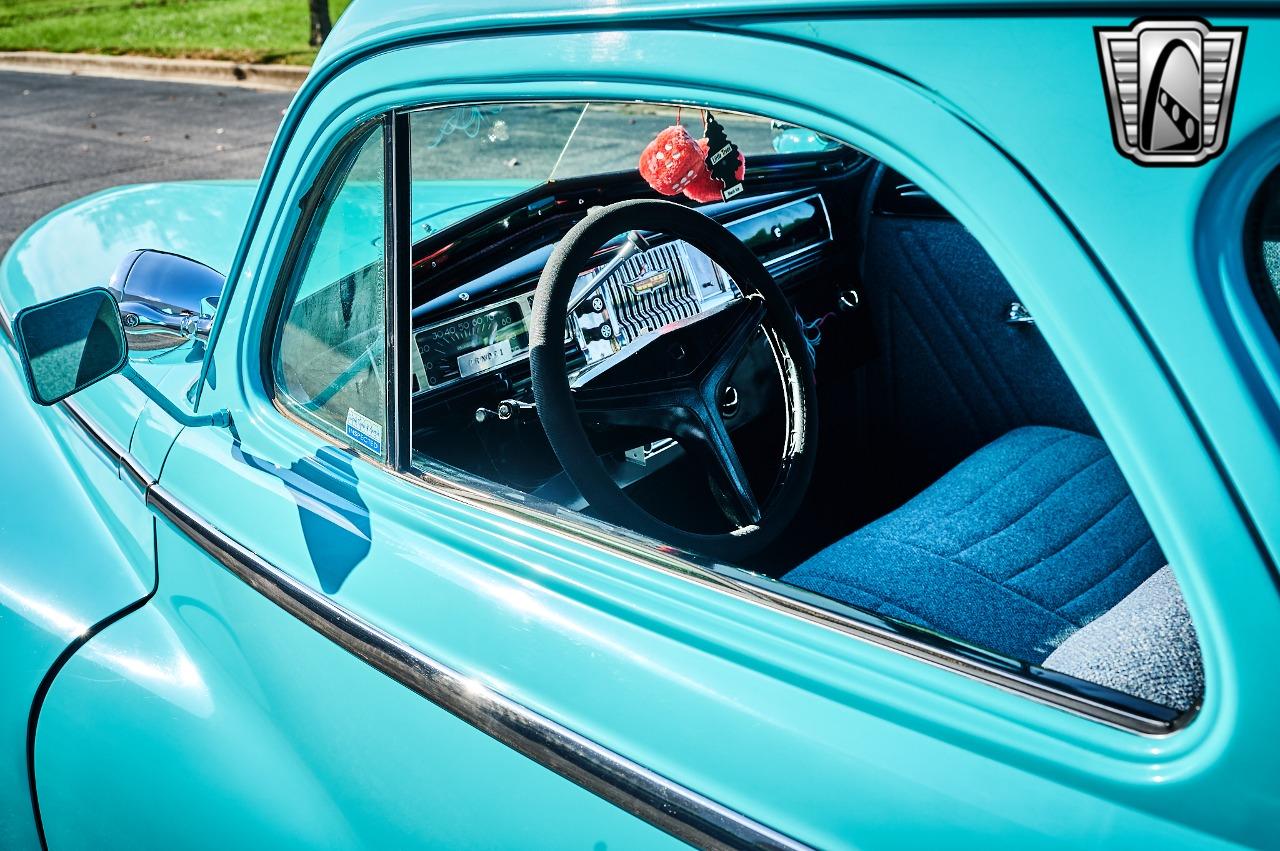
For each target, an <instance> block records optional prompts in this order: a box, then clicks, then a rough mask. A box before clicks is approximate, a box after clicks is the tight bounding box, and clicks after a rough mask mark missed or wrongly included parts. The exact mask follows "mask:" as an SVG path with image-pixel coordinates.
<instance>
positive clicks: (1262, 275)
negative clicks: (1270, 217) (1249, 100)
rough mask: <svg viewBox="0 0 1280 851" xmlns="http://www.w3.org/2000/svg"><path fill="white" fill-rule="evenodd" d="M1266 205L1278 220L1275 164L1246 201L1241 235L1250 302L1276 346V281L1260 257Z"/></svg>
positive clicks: (1279, 307)
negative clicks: (1275, 211) (1264, 322)
mask: <svg viewBox="0 0 1280 851" xmlns="http://www.w3.org/2000/svg"><path fill="white" fill-rule="evenodd" d="M1269 203H1270V204H1273V205H1274V206H1275V209H1276V210H1277V217H1278V218H1280V164H1276V165H1275V167H1274V168H1273V169H1272V170H1271V171H1270V172H1269V173H1268V174H1267V176H1266V177H1265V178H1263V180H1262V183H1261V184H1259V186H1258V188H1257V189H1256V190H1255V191H1254V193H1253V197H1251V198H1250V199H1249V206H1248V210H1247V211H1246V213H1245V226H1244V229H1243V233H1242V235H1241V237H1242V241H1243V249H1244V263H1245V276H1246V277H1247V278H1248V282H1249V288H1250V289H1251V290H1252V291H1253V297H1254V300H1255V301H1257V303H1258V309H1259V310H1260V311H1261V312H1262V316H1263V318H1264V319H1265V320H1266V322H1267V325H1268V326H1269V327H1270V329H1271V333H1272V334H1273V335H1274V336H1275V341H1276V342H1277V343H1280V280H1272V278H1271V272H1270V271H1269V270H1268V269H1267V264H1266V260H1265V258H1264V257H1263V242H1264V241H1265V240H1264V239H1263V237H1264V234H1263V232H1262V228H1263V225H1264V224H1265V222H1264V220H1263V214H1264V211H1265V209H1266V207H1267V206H1268V204H1269ZM1276 226H1277V227H1280V221H1277V222H1276Z"/></svg>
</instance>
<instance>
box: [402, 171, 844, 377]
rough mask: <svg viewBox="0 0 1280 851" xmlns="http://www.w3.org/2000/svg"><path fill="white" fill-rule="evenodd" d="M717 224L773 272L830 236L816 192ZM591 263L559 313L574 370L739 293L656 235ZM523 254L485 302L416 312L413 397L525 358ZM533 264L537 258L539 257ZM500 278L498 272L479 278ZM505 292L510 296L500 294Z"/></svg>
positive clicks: (467, 296) (529, 291)
mask: <svg viewBox="0 0 1280 851" xmlns="http://www.w3.org/2000/svg"><path fill="white" fill-rule="evenodd" d="M757 206H759V205H758V204H757ZM723 223H724V224H725V226H726V227H727V228H728V229H729V230H730V232H732V233H733V234H734V235H735V236H737V237H738V238H739V239H741V240H742V241H743V242H744V243H745V244H746V245H747V246H748V247H749V248H751V249H752V250H753V251H755V252H756V255H757V256H758V257H759V258H760V259H761V261H762V262H763V263H764V264H765V267H766V268H768V269H769V270H770V271H771V272H773V273H774V274H775V275H777V274H778V273H779V270H780V269H782V268H783V267H785V266H787V265H789V264H794V263H796V262H797V261H803V260H804V258H805V257H807V256H810V255H813V254H815V253H816V252H819V251H820V250H821V249H822V247H823V246H824V245H825V244H826V243H829V242H831V239H832V229H831V221H830V218H829V216H828V213H827V208H826V204H825V202H824V201H823V199H822V196H821V195H820V194H818V193H816V192H815V193H812V194H808V195H803V196H801V197H794V196H793V197H790V198H788V199H786V200H783V201H781V202H778V203H770V204H767V205H765V206H763V208H760V209H750V210H749V211H746V212H744V213H742V214H741V215H739V216H738V217H736V218H731V219H727V220H724V221H723ZM548 251H549V249H548ZM545 253H547V252H538V253H536V254H537V255H542V254H545ZM611 258H612V259H611ZM599 259H600V262H599V263H598V264H597V265H595V266H594V267H593V268H590V269H586V270H584V271H583V272H582V273H581V274H580V275H579V276H578V279H577V283H576V284H575V286H574V291H573V294H572V295H571V297H570V300H569V312H568V315H567V316H566V318H565V345H566V347H567V348H568V349H569V350H570V353H571V354H572V355H573V356H574V359H573V363H574V364H576V367H575V370H574V371H575V372H582V371H584V370H587V369H591V370H592V371H595V369H599V368H603V367H602V365H603V364H605V363H607V361H608V360H609V358H611V357H612V356H613V355H615V354H617V353H618V352H619V351H621V350H622V349H623V348H625V347H626V346H628V345H630V344H632V343H634V342H635V341H636V340H638V339H640V338H641V337H643V336H645V335H647V334H651V333H654V332H657V331H659V330H660V329H662V328H663V327H665V326H667V325H669V324H671V323H673V322H679V321H682V320H687V319H689V318H691V317H694V316H697V315H699V314H702V313H705V312H707V311H710V310H714V309H715V308H717V307H719V306H720V305H722V304H724V303H725V302H726V301H729V300H731V299H734V298H737V297H738V296H739V293H738V290H737V287H736V285H735V284H734V283H733V281H732V280H731V279H730V278H729V277H728V276H727V275H726V274H725V273H724V271H723V270H721V269H720V267H719V266H717V265H716V264H715V263H713V262H712V261H711V260H710V258H708V257H707V256H706V255H705V254H703V253H702V252H701V251H699V250H698V249H697V248H694V247H693V246H692V245H690V244H689V243H687V242H684V241H683V240H678V239H677V240H669V241H665V242H663V241H661V235H651V241H650V242H648V243H647V244H646V245H645V247H643V248H641V249H639V250H635V251H633V252H631V253H629V254H627V253H626V252H625V249H623V248H622V246H621V245H620V244H619V243H611V244H610V246H607V247H606V249H605V251H604V253H603V254H602V255H600V256H599ZM522 260H523V261H524V262H523V263H522V262H518V261H517V262H514V263H510V264H508V266H509V267H511V268H510V269H509V270H508V271H507V273H506V274H507V275H508V277H506V280H505V282H504V283H505V286H498V287H494V288H493V289H495V290H496V291H497V292H496V293H491V294H489V296H490V297H489V298H487V299H486V301H487V303H486V304H484V305H482V306H477V307H474V308H468V307H463V308H462V309H460V310H459V309H458V308H457V307H456V306H455V307H453V309H452V310H450V309H448V308H443V309H437V310H432V311H430V312H431V313H438V312H439V313H451V314H452V315H450V316H449V317H448V318H444V319H439V320H436V321H432V317H429V316H428V317H422V318H425V319H426V320H427V321H425V322H419V323H418V324H417V326H416V327H415V328H414V330H413V339H414V342H415V345H414V346H413V348H412V351H411V354H410V365H411V368H412V371H413V378H414V382H413V384H414V393H415V396H423V395H426V394H433V393H435V392H437V391H440V390H442V389H444V388H446V387H449V386H451V385H455V384H459V383H462V382H465V381H467V380H468V379H471V378H475V377H478V376H483V375H486V374H488V373H492V372H494V371H496V370H500V369H503V368H504V367H509V366H511V365H513V364H516V363H519V362H521V361H524V360H526V359H527V358H528V355H529V322H530V319H531V316H532V313H533V299H534V288H535V287H536V284H537V276H536V275H532V276H530V275H528V273H527V272H528V270H529V269H531V268H540V265H541V264H540V263H539V262H538V260H539V257H538V256H536V255H531V256H530V257H527V258H522ZM541 260H542V262H545V256H542V257H541ZM522 271H523V272H524V274H523V275H522V274H521V273H522ZM503 274H504V272H503V270H497V272H496V273H495V275H491V276H486V277H491V278H492V277H498V278H501V277H502V276H503ZM513 290H517V291H518V293H517V294H515V295H506V296H505V297H503V296H502V295H501V293H503V292H504V291H505V293H511V292H512V291H513ZM495 294H496V295H498V297H497V298H494V297H493V295H495ZM456 300H457V302H458V303H461V304H463V305H465V304H466V303H468V302H470V301H471V300H472V295H471V292H470V290H468V289H467V288H465V287H464V288H460V289H458V290H457V291H456ZM477 300H479V299H478V298H477ZM417 314H419V311H415V318H417Z"/></svg>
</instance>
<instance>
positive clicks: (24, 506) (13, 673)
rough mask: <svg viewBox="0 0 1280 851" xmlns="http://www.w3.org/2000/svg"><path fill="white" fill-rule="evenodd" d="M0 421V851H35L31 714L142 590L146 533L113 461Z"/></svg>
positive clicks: (10, 417) (21, 413)
mask: <svg viewBox="0 0 1280 851" xmlns="http://www.w3.org/2000/svg"><path fill="white" fill-rule="evenodd" d="M0 349H2V351H0V391H2V392H3V393H4V394H5V396H6V398H8V399H13V400H18V399H25V398H26V393H27V391H26V386H25V381H24V379H23V377H22V372H21V368H20V367H19V366H18V363H17V358H16V356H15V353H14V351H13V349H12V347H10V346H0ZM5 419H6V424H5V431H4V433H5V435H6V440H5V451H6V454H7V458H6V462H5V484H6V487H5V489H4V493H3V495H0V511H2V512H3V515H2V516H3V517H4V521H3V524H2V526H0V528H2V529H3V531H2V532H0V646H3V647H4V648H5V651H4V658H5V663H4V664H3V665H0V735H3V737H4V741H5V742H6V743H7V745H6V753H5V758H4V760H3V762H0V847H4V848H28V847H33V846H35V845H36V834H35V825H34V822H33V821H32V819H31V816H30V800H29V778H28V772H27V753H26V742H27V731H28V721H29V718H30V713H31V711H32V704H33V702H35V701H36V700H37V699H38V697H39V696H40V693H41V688H42V685H43V684H44V683H45V682H46V678H47V676H48V674H49V672H50V670H51V669H52V668H53V667H54V666H55V664H56V663H57V661H58V659H59V657H60V656H61V655H62V654H63V653H64V652H66V651H67V650H68V649H69V648H71V647H73V646H74V645H75V644H76V643H77V642H79V641H82V640H83V639H84V638H85V637H86V635H87V633H88V632H89V631H90V630H91V629H92V627H93V626H94V625H95V624H97V623H98V622H99V621H101V620H102V619H104V618H106V617H108V616H110V615H112V614H114V613H115V612H117V611H119V610H121V609H123V608H124V607H126V606H129V605H131V604H133V603H136V602H137V601H138V600H140V599H142V598H143V597H144V596H145V595H146V594H147V593H148V592H149V591H150V590H151V588H152V587H153V586H154V584H155V559H154V555H153V532H152V527H153V525H154V522H153V518H152V515H151V513H150V511H148V510H147V507H146V505H145V503H144V502H143V498H142V492H141V490H140V489H139V488H138V486H137V485H136V484H135V483H134V482H133V480H132V479H130V478H128V477H127V476H122V475H121V472H120V466H119V463H118V462H117V460H116V458H115V457H114V456H113V455H111V454H110V453H109V452H106V451H104V449H103V447H102V446H100V445H99V444H98V443H97V442H95V441H94V440H93V439H92V438H91V437H90V436H89V435H88V434H86V433H85V431H84V430H83V429H82V428H81V427H80V426H79V425H78V423H77V422H76V421H75V420H74V419H73V418H72V417H70V416H68V414H67V413H66V412H65V411H64V410H61V409H54V408H37V407H35V406H33V405H28V404H25V403H23V404H14V405H11V406H10V409H9V411H8V413H7V415H6V418H5ZM103 506H111V510H110V511H103V510H102V507H103ZM51 542H56V546H57V556H56V557H55V558H51V557H50V546H51Z"/></svg>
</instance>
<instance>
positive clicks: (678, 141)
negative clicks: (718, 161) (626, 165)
mask: <svg viewBox="0 0 1280 851" xmlns="http://www.w3.org/2000/svg"><path fill="white" fill-rule="evenodd" d="M640 176H641V177H643V178H644V179H645V180H646V181H647V182H648V183H649V185H650V186H652V187H653V188H654V189H656V190H657V191H658V192H660V193H662V194H663V195H678V194H679V193H680V192H683V191H685V189H686V187H688V186H689V185H690V184H691V183H692V182H693V181H695V180H699V179H704V178H705V177H706V176H707V165H706V162H705V156H704V153H703V149H702V148H699V147H698V143H697V142H696V141H695V140H694V138H693V137H692V136H690V135H689V131H688V130H686V129H684V127H682V126H681V125H679V124H674V125H672V126H671V127H668V128H667V129H665V130H663V131H662V132H661V133H659V134H658V136H657V138H655V139H654V140H653V141H652V142H650V143H649V144H648V145H646V146H645V149H644V150H643V151H641V152H640Z"/></svg>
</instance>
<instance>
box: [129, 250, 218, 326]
mask: <svg viewBox="0 0 1280 851" xmlns="http://www.w3.org/2000/svg"><path fill="white" fill-rule="evenodd" d="M225 283H226V279H225V278H224V277H223V276H222V275H221V274H219V273H218V272H216V271H215V270H213V269H211V268H209V267H208V266H206V265H204V264H203V263H200V262H197V261H195V260H192V259H190V258H188V257H182V256H180V255H177V254H169V253H168V252H165V251H156V250H153V249H143V250H141V251H132V252H130V253H129V254H127V255H126V256H125V258H124V259H123V260H121V261H120V265H119V266H117V267H116V271H115V273H114V274H113V275H112V276H111V289H112V292H113V294H114V295H115V296H116V298H117V299H118V300H119V302H120V316H121V321H122V322H123V324H124V328H125V335H126V338H127V339H128V342H129V347H130V348H131V349H133V350H135V351H153V350H158V349H169V348H173V347H174V346H178V345H181V344H182V343H185V342H186V341H187V340H188V339H190V338H192V337H200V338H207V337H208V335H209V328H210V327H211V326H212V324H213V316H214V314H215V313H216V312H217V305H218V299H219V298H220V296H221V293H222V287H223V284H225Z"/></svg>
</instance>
